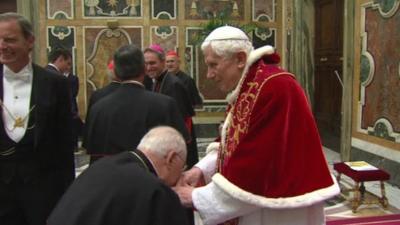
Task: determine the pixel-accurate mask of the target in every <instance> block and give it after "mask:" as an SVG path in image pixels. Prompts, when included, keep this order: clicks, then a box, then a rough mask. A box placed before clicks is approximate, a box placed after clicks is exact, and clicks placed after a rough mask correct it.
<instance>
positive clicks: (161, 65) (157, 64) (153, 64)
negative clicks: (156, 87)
mask: <svg viewBox="0 0 400 225" xmlns="http://www.w3.org/2000/svg"><path fill="white" fill-rule="evenodd" d="M144 62H145V66H146V74H147V75H148V76H149V77H150V78H157V77H159V76H160V75H161V73H162V72H163V71H164V70H165V60H161V59H160V58H158V55H157V54H156V53H154V52H150V51H148V52H146V53H144Z"/></svg>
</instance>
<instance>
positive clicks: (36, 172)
mask: <svg viewBox="0 0 400 225" xmlns="http://www.w3.org/2000/svg"><path fill="white" fill-rule="evenodd" d="M34 41H35V37H34V35H33V30H32V26H31V24H30V23H29V21H27V20H26V19H25V18H24V17H22V16H21V15H19V14H16V13H4V14H0V114H1V119H0V221H1V224H2V225H11V224H12V225H19V224H21V225H22V224H29V225H43V224H46V219H47V217H48V215H49V214H50V212H51V210H52V208H53V207H54V206H55V204H56V203H57V201H58V200H59V198H60V197H61V195H62V194H63V192H64V191H65V190H66V188H67V187H68V185H69V184H70V183H71V182H72V180H73V178H74V160H73V151H72V150H73V142H72V136H71V132H72V127H71V126H72V123H71V121H72V112H71V101H70V94H69V90H68V84H67V79H66V78H65V77H64V76H54V74H52V73H51V72H49V71H47V70H45V69H43V68H41V67H39V66H38V65H36V64H34V63H32V62H31V58H30V54H31V51H32V48H33V46H34Z"/></svg>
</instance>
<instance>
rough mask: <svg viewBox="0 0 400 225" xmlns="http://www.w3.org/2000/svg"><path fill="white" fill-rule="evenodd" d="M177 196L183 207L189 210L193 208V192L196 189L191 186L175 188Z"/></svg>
mask: <svg viewBox="0 0 400 225" xmlns="http://www.w3.org/2000/svg"><path fill="white" fill-rule="evenodd" d="M172 189H173V190H174V191H175V192H176V194H178V196H179V199H180V200H181V203H182V205H183V206H185V207H187V208H193V201H192V192H193V189H194V187H192V186H189V185H184V186H175V187H173V188H172Z"/></svg>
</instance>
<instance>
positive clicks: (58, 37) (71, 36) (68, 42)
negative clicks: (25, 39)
mask: <svg viewBox="0 0 400 225" xmlns="http://www.w3.org/2000/svg"><path fill="white" fill-rule="evenodd" d="M75 33H76V32H75V27H73V26H68V27H65V26H48V27H47V52H51V51H52V50H53V49H56V48H65V49H68V50H70V51H71V53H72V61H73V62H74V65H76V51H75V50H76V49H75V48H76V43H75V40H76V37H75ZM73 72H74V73H76V67H74V68H73Z"/></svg>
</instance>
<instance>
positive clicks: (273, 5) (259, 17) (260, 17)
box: [251, 0, 277, 22]
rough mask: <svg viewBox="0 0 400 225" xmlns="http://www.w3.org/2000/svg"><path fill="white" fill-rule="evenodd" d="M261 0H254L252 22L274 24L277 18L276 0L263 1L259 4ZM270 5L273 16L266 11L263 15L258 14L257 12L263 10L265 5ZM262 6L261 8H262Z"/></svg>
mask: <svg viewBox="0 0 400 225" xmlns="http://www.w3.org/2000/svg"><path fill="white" fill-rule="evenodd" d="M259 1H260V0H252V4H251V7H252V20H253V21H258V22H274V21H275V18H276V12H275V11H276V5H277V3H276V0H272V1H263V0H261V3H260V2H259ZM266 4H269V6H270V7H271V8H270V9H271V14H270V15H268V14H267V13H266V12H265V10H264V12H262V13H259V14H257V12H256V10H260V9H261V8H263V6H264V5H266ZM260 5H261V6H260Z"/></svg>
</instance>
